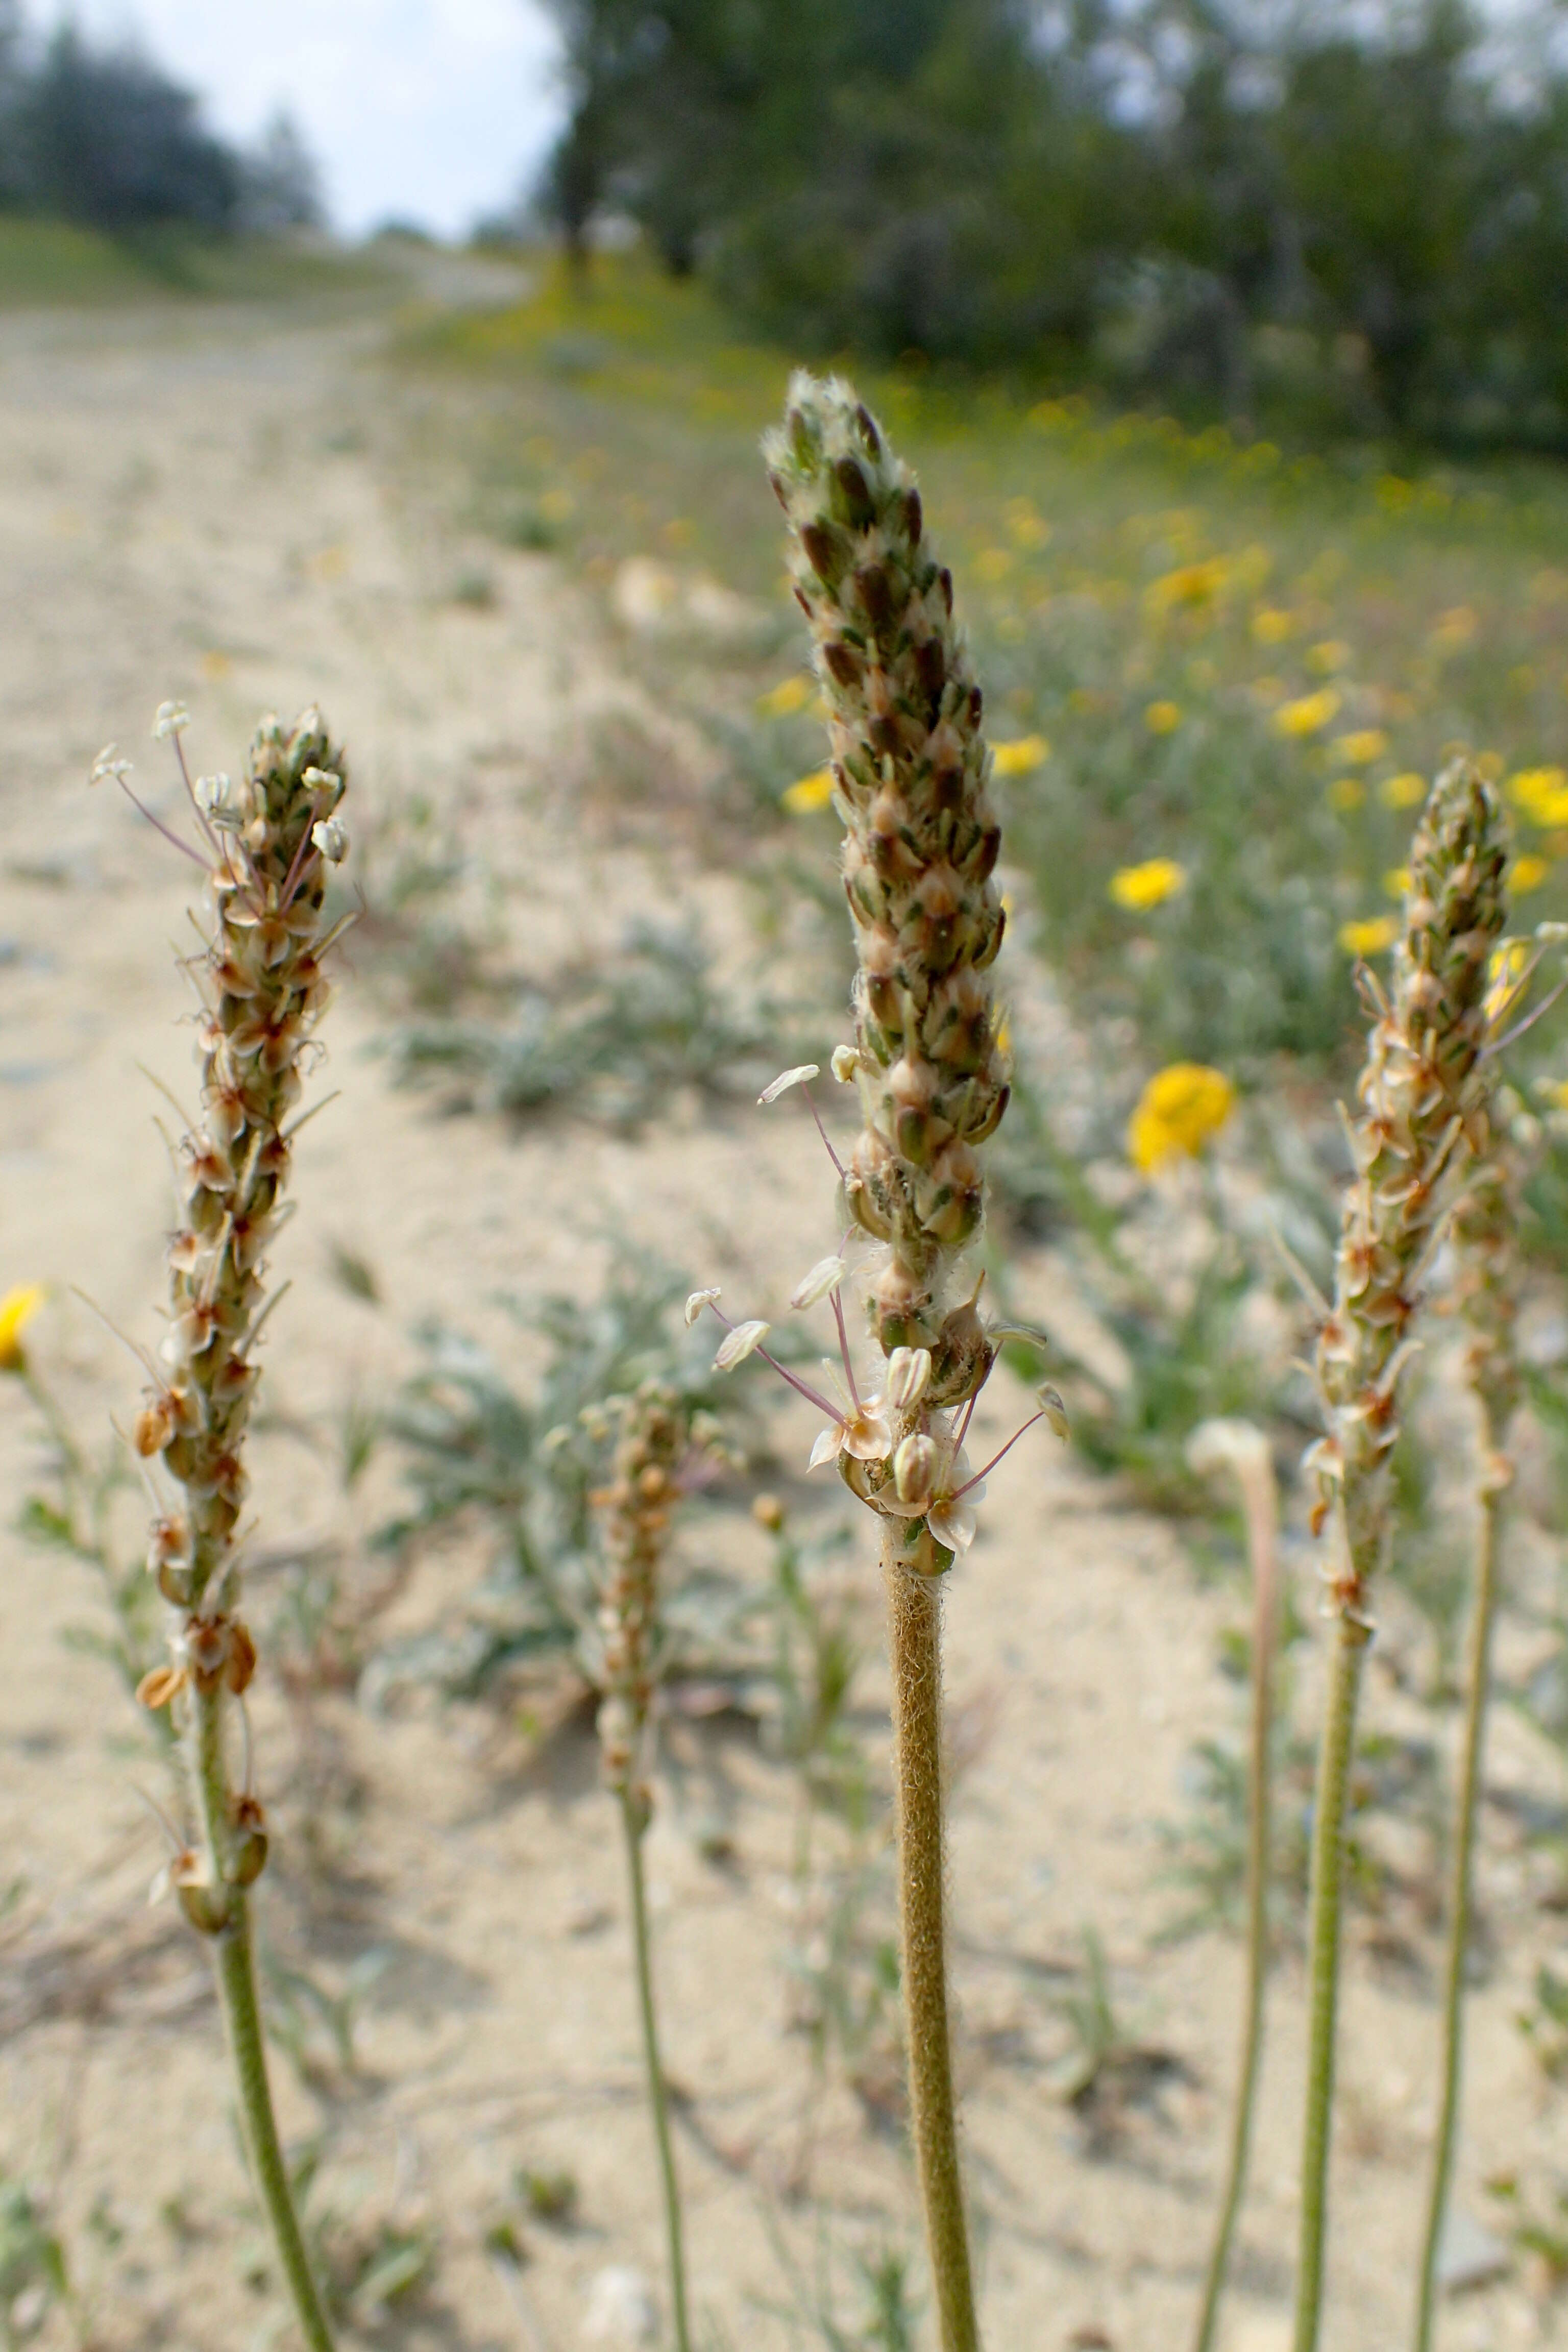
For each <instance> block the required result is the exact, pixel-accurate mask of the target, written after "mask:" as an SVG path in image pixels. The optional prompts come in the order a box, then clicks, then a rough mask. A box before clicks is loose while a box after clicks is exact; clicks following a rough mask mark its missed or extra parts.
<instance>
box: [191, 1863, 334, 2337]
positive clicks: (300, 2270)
mask: <svg viewBox="0 0 1568 2352" xmlns="http://www.w3.org/2000/svg"><path fill="white" fill-rule="evenodd" d="M216 1940H217V1975H218V1984H219V1987H220V1989H221V1990H222V1994H223V2008H224V2017H225V2019H226V2022H227V2026H228V2046H229V2050H230V2053H232V2056H233V2059H234V2071H235V2077H236V2080H237V2083H238V2084H239V2105H240V2113H241V2115H242V2116H244V2118H245V2142H246V2147H247V2149H248V2150H249V2153H250V2162H251V2167H252V2169H253V2170H254V2172H255V2175H256V2185H257V2187H258V2189H259V2190H260V2192H261V2201H262V2203H263V2204H264V2205H265V2206H266V2208H267V2218H268V2221H270V2222H271V2224H272V2234H273V2237H274V2239H275V2240H276V2241H277V2245H278V2257H279V2261H280V2262H281V2263H282V2265H283V2275H284V2278H285V2279H286V2280H287V2282H288V2286H289V2297H290V2299H291V2301H292V2303H293V2305H294V2315H295V2317H296V2318H297V2319H298V2321H299V2323H300V2334H301V2336H303V2337H304V2339H305V2341H306V2343H307V2344H308V2345H309V2346H310V2352H333V2347H332V2334H331V2328H330V2327H329V2326H328V2325H327V2315H326V2313H325V2311H324V2310H323V2309H322V2307H321V2297H320V2295H319V2294H317V2291H316V2282H315V2280H314V2279H313V2278H312V2277H311V2275H310V2256H309V2255H308V2254H307V2253H306V2252H305V2241H304V2238H303V2236H302V2234H301V2232H300V2218H299V2215H298V2214H297V2213H296V2212H295V2210H294V2196H293V2191H292V2189H290V2188H289V2168H288V2166H287V2164H286V2163H285V2161H284V2158H283V2148H282V2144H281V2142H280V2141H279V2137H278V2122H277V2118H276V2116H274V2115H273V2112H272V2093H271V2089H270V2087H269V2085H268V2080H267V2049H266V2044H265V2043H264V2042H263V2041H262V2038H261V2012H260V2009H259V2007H258V2002H257V1998H256V1967H255V1962H254V1959H253V1958H252V1954H251V1948H250V1906H249V1905H248V1903H247V1900H246V1897H245V1894H244V1891H243V1889H241V1888H238V1887H237V1888H236V1889H235V1891H234V1896H233V1901H232V1905H231V1908H230V1915H229V1923H228V1925H227V1927H225V1928H224V1929H222V1931H221V1932H220V1934H219V1935H218V1937H217V1939H216Z"/></svg>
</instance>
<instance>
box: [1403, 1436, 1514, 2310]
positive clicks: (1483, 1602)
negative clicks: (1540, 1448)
mask: <svg viewBox="0 0 1568 2352" xmlns="http://www.w3.org/2000/svg"><path fill="white" fill-rule="evenodd" d="M1499 1438H1500V1432H1499V1430H1498V1428H1497V1425H1496V1420H1495V1417H1494V1416H1493V1415H1492V1414H1491V1413H1488V1414H1487V1431H1486V1445H1487V1453H1488V1455H1491V1454H1494V1453H1495V1451H1496V1449H1497V1446H1498V1444H1499ZM1479 1502H1480V1511H1479V1518H1478V1522H1477V1528H1476V1554H1475V1575H1476V1591H1475V1603H1474V1613H1473V1615H1472V1617H1471V1620H1470V1638H1469V1648H1468V1657H1467V1660H1466V1670H1465V1715H1464V1728H1463V1732H1462V1736H1461V1741H1460V1749H1459V1790H1458V1819H1457V1821H1456V1822H1455V1824H1454V1850H1453V1854H1452V1856H1451V1859H1450V1865H1449V1883H1448V1950H1447V1959H1446V1962H1445V1966H1444V1971H1443V2092H1442V2104H1441V2107H1440V2110H1439V2113H1438V2117H1437V2138H1436V2146H1435V2147H1434V2149H1433V2152H1432V2183H1431V2189H1430V2193H1429V2196H1428V2200H1427V2207H1426V2235H1425V2237H1424V2238H1423V2241H1422V2246H1421V2274H1420V2276H1421V2284H1420V2295H1419V2301H1418V2304H1417V2307H1416V2316H1415V2347H1416V2352H1431V2345H1432V2337H1433V2333H1434V2330H1435V2328H1436V2310H1437V2250H1438V2245H1439V2242H1440V2241H1441V2238H1442V2234H1443V2221H1444V2216H1445V2214H1446V2212H1447V2204H1448V2190H1449V2188H1450V2186H1451V2185H1452V2181H1453V2175H1454V2147H1455V2142H1456V2139H1457V2137H1458V2121H1459V2095H1460V2089H1461V2085H1462V2082H1463V2074H1464V2030H1465V2024H1464V2021H1465V1968H1466V1962H1467V1960H1468V1957H1469V1944H1470V1923H1471V1907H1472V1906H1471V1897H1472V1882H1473V1878H1474V1872H1475V1849H1476V1817H1477V1814H1478V1812H1479V1808H1480V1791H1481V1756H1482V1748H1483V1743H1484V1740H1485V1737H1486V1715H1487V1696H1488V1689H1489V1681H1490V1673H1491V1643H1492V1623H1493V1620H1494V1618H1495V1616H1496V1613H1497V1584H1498V1575H1497V1568H1498V1529H1499V1522H1500V1518H1501V1516H1502V1488H1501V1486H1498V1485H1493V1484H1491V1483H1490V1482H1486V1483H1484V1484H1483V1486H1482V1490H1481V1494H1480V1496H1479Z"/></svg>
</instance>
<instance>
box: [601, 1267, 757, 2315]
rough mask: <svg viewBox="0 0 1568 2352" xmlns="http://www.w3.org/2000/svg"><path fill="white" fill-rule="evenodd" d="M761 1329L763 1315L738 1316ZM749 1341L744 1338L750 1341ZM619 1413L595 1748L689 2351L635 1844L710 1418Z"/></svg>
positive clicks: (708, 1448)
mask: <svg viewBox="0 0 1568 2352" xmlns="http://www.w3.org/2000/svg"><path fill="white" fill-rule="evenodd" d="M716 1295H717V1294H716V1293H706V1294H703V1293H699V1294H698V1295H697V1297H696V1298H695V1299H694V1300H691V1301H689V1302H688V1306H687V1320H688V1322H689V1321H690V1320H691V1319H692V1316H693V1310H694V1309H695V1312H696V1313H698V1314H700V1313H701V1311H702V1307H703V1306H704V1305H710V1304H711V1303H712V1299H713V1297H715V1296H716ZM742 1328H746V1329H750V1328H755V1329H757V1330H758V1331H763V1330H765V1329H766V1328H767V1326H766V1325H765V1324H763V1325H758V1326H755V1327H752V1326H742ZM753 1344H754V1342H753ZM606 1409H607V1411H608V1412H613V1413H614V1414H615V1415H616V1419H617V1421H618V1423H619V1427H618V1432H617V1435H616V1451H615V1459H614V1463H613V1465H612V1472H611V1478H610V1483H609V1485H608V1486H605V1487H603V1488H601V1489H600V1490H599V1492H598V1493H597V1494H595V1496H594V1498H593V1499H594V1501H595V1504H596V1505H597V1507H599V1509H600V1510H602V1511H603V1512H604V1514H605V1549H606V1551H607V1552H608V1554H609V1562H610V1572H609V1576H608V1578H607V1580H606V1581H605V1587H604V1591H603V1593H602V1595H601V1598H600V1604H599V1617H598V1628H599V1677H598V1679H599V1686H600V1693H601V1696H600V1701H599V1750H600V1754H601V1756H602V1758H603V1759H604V1767H605V1780H606V1782H607V1783H608V1785H609V1787H610V1788H611V1789H612V1790H614V1792H615V1794H616V1797H617V1798H618V1799H619V1801H620V1809H621V1822H622V1828H623V1831H624V1832H625V1843H626V1878H627V1885H628V1888H629V1892H630V1895H631V1906H632V1941H633V1948H634V1951H635V1955H636V1960H637V2004H638V2008H639V2011H640V2012H641V2018H642V2033H643V2062H644V2066H645V2069H646V2072H647V2088H648V2105H649V2108H650V2110H651V2114H652V2118H653V2127H654V2139H655V2143H656V2146H657V2147H658V2165H659V2174H660V2179H661V2181H662V2185H663V2191H664V2220H665V2236H666V2242H667V2245H668V2256H669V2292H670V2302H671V2305H672V2312H671V2316H672V2320H673V2323H674V2334H675V2347H676V2352H690V2345H691V2328H690V2321H689V2315H688V2310H687V2295H686V2252H685V2231H684V2227H683V2223H682V2219H681V2210H680V2189H679V2180H678V2179H677V2176H676V2169H675V2149H674V2147H673V2145H672V2143H671V2139H670V2132H669V2100H668V2086H667V2084H666V2082H665V2074H664V2063H663V2060H662V2059H661V2058H660V2056H659V2048H658V2020H657V2017H656V2015H655V2009H654V1981H653V1950H652V1940H651V1936H650V1931H649V1923H648V1910H647V1884H646V1880H645V1876H644V1872H643V1856H642V1843H643V1838H644V1835H645V1833H646V1832H647V1826H648V1822H649V1820H650V1818H651V1816H652V1811H653V1794H652V1790H651V1789H650V1787H649V1784H648V1779H647V1764H648V1755H647V1747H648V1730H649V1723H650V1718H651V1716H652V1711H653V1701H654V1693H655V1691H656V1689H657V1687H658V1675H659V1671H660V1667H661V1665H662V1664H663V1660H662V1657H661V1655H660V1649H661V1643H660V1601H661V1598H662V1596H661V1593H660V1591H659V1585H660V1580H661V1576H662V1573H663V1570H664V1565H665V1559H666V1556H667V1554H668V1549H669V1539H670V1521H671V1519H672V1517H673V1516H674V1513H675V1508H676V1506H677V1504H678V1503H679V1501H680V1498H681V1496H683V1495H684V1494H687V1493H689V1491H690V1490H691V1488H692V1487H693V1486H698V1485H700V1483H701V1481H702V1480H703V1478H704V1477H705V1476H706V1475H708V1472H709V1471H710V1468H711V1467H712V1466H713V1465H715V1464H716V1463H717V1462H719V1461H720V1460H721V1459H723V1458H724V1455H723V1449H722V1447H721V1442H720V1431H719V1425H718V1423H717V1422H716V1421H715V1420H714V1419H713V1416H712V1415H711V1414H710V1413H707V1412H693V1411H692V1409H691V1406H690V1404H689V1402H687V1401H686V1400H684V1399H683V1398H681V1397H680V1396H679V1395H678V1394H677V1393H676V1391H673V1390H672V1389H668V1388H666V1387H663V1386H661V1385H660V1383H659V1382H658V1381H645V1383H644V1384H643V1386H642V1387H641V1388H639V1389H638V1390H637V1393H636V1394H635V1395H634V1396H624V1397H616V1398H613V1399H610V1400H608V1401H607V1407H606Z"/></svg>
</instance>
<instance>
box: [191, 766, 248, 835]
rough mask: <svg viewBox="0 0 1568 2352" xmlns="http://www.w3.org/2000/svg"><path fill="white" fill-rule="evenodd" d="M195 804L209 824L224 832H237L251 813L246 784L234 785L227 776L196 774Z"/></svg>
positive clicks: (246, 821)
mask: <svg viewBox="0 0 1568 2352" xmlns="http://www.w3.org/2000/svg"><path fill="white" fill-rule="evenodd" d="M194 789H195V795H196V806H197V807H198V808H199V809H200V811H201V813H202V814H203V815H204V816H205V818H206V820H207V822H208V824H216V825H217V826H218V827H219V828H220V829H221V830H222V831H224V832H226V833H238V832H239V831H240V829H241V827H242V826H244V825H245V824H248V822H249V820H250V814H251V802H250V790H249V787H248V785H245V784H240V785H235V784H234V783H232V782H230V780H229V778H228V777H227V776H198V777H197V778H196V781H195V787H194Z"/></svg>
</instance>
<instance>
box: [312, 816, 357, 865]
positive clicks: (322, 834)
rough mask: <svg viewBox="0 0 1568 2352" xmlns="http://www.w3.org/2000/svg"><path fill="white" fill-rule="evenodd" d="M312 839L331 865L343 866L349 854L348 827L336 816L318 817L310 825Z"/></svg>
mask: <svg viewBox="0 0 1568 2352" xmlns="http://www.w3.org/2000/svg"><path fill="white" fill-rule="evenodd" d="M310 839H311V840H312V841H313V842H314V843H315V845H316V847H317V848H318V849H319V850H320V851H321V856H323V857H324V858H325V859H326V861H327V863H328V865H329V866H341V865H342V862H343V860H344V858H345V857H346V856H348V854H349V836H348V828H347V827H346V825H342V824H339V822H338V820H337V818H336V817H335V816H321V817H318V818H317V819H316V822H315V824H313V825H312V826H311V827H310Z"/></svg>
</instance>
